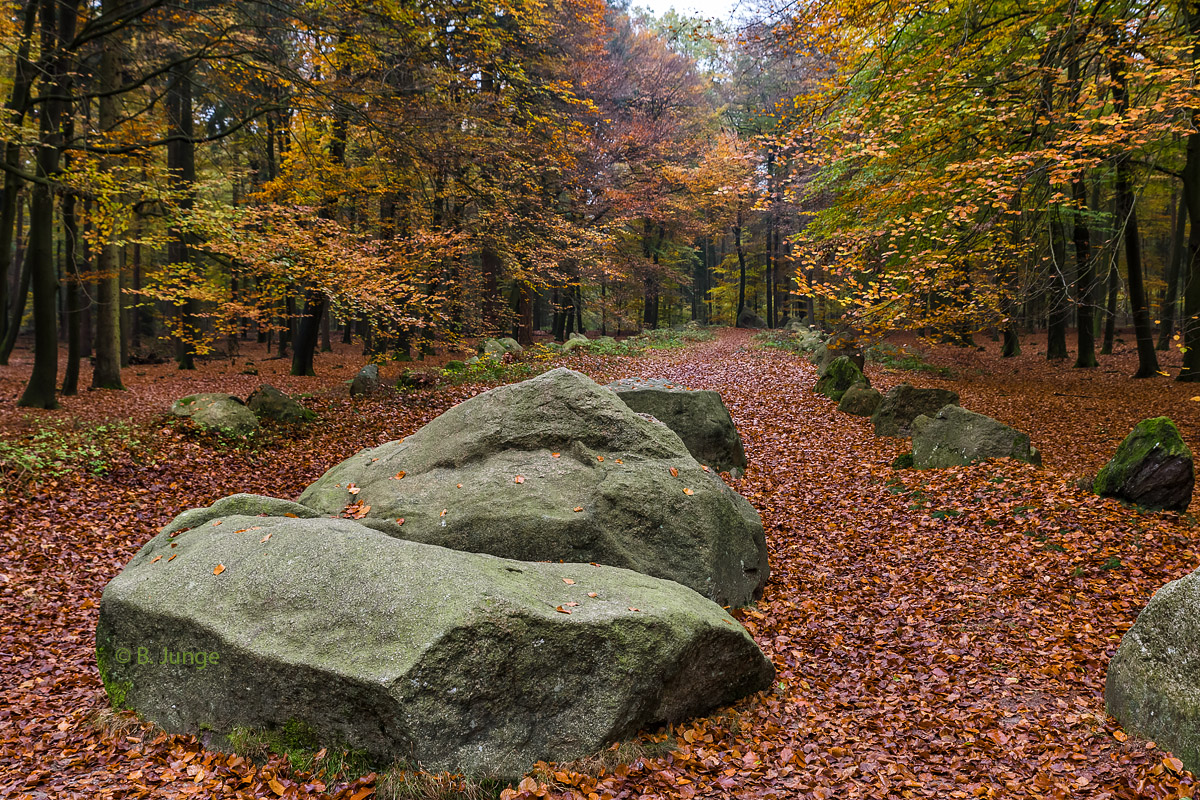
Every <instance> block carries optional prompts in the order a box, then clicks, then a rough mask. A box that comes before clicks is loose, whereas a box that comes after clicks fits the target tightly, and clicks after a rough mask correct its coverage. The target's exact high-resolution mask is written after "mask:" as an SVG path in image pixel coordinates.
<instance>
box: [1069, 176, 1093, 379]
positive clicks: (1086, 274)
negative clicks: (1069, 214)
mask: <svg viewBox="0 0 1200 800" xmlns="http://www.w3.org/2000/svg"><path fill="white" fill-rule="evenodd" d="M1071 199H1072V200H1074V201H1075V220H1074V222H1075V224H1074V226H1073V228H1072V234H1073V238H1074V240H1075V303H1076V308H1077V309H1078V314H1077V320H1076V321H1077V325H1078V328H1077V330H1076V341H1077V343H1078V351H1079V352H1078V353H1077V354H1076V356H1075V366H1076V368H1079V369H1091V368H1094V367H1095V366H1096V330H1095V315H1094V314H1093V310H1094V309H1095V305H1094V302H1093V298H1094V296H1095V286H1094V284H1095V283H1096V266H1095V264H1094V263H1093V262H1092V233H1091V230H1090V229H1089V228H1088V225H1087V221H1086V219H1085V217H1084V216H1083V212H1084V211H1086V209H1087V186H1086V185H1085V184H1084V179H1083V174H1082V173H1080V174H1079V175H1078V176H1077V178H1076V179H1075V180H1074V181H1072V183H1071Z"/></svg>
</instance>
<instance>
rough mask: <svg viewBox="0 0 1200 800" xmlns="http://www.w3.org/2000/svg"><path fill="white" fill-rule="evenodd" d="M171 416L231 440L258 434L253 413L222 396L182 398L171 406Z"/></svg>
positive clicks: (194, 395)
mask: <svg viewBox="0 0 1200 800" xmlns="http://www.w3.org/2000/svg"><path fill="white" fill-rule="evenodd" d="M171 415H172V416H174V417H178V418H180V419H187V420H191V422H192V424H194V425H197V426H199V427H201V428H208V429H210V430H215V431H219V432H221V433H224V434H227V435H230V436H246V435H249V434H251V433H254V432H255V431H256V430H258V417H256V416H254V412H253V411H251V410H250V409H248V408H246V404H245V403H243V402H242V401H241V400H240V399H238V398H236V397H234V396H233V395H231V394H223V393H221V392H202V393H200V394H192V395H188V396H187V397H181V398H180V399H178V400H176V401H175V402H174V403H173V404H172V405H171Z"/></svg>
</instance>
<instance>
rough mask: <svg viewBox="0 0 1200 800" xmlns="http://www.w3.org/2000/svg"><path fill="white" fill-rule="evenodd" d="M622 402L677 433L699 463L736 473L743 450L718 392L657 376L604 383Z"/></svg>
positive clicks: (738, 473)
mask: <svg viewBox="0 0 1200 800" xmlns="http://www.w3.org/2000/svg"><path fill="white" fill-rule="evenodd" d="M607 388H609V389H612V390H613V391H614V392H616V393H617V397H619V398H621V400H622V402H624V403H625V405H627V406H629V407H630V408H632V409H633V410H634V411H636V412H638V413H639V414H649V415H650V416H652V417H654V418H655V419H657V420H658V421H659V422H661V423H663V424H664V425H666V426H667V427H668V428H670V429H671V430H673V431H675V433H677V434H678V435H679V438H680V439H682V440H683V443H684V445H686V446H687V449H688V452H689V453H691V454H692V456H693V457H695V459H696V460H697V461H699V462H700V463H701V464H707V465H708V466H710V467H712V468H713V469H716V470H719V471H721V472H729V473H730V474H732V475H733V477H735V478H737V477H740V476H741V474H742V472H743V471H744V470H745V469H746V451H745V449H744V448H743V447H742V437H741V436H740V435H739V434H738V431H737V428H736V427H735V426H734V424H733V418H732V417H731V416H729V409H727V408H726V407H725V403H724V402H722V400H721V395H719V394H717V393H716V392H714V391H711V390H700V389H689V388H687V387H685V386H680V385H679V384H676V383H672V382H670V381H665V380H660V379H657V378H652V379H649V380H647V379H644V378H623V379H621V380H618V381H613V382H612V383H610V384H608V387H607Z"/></svg>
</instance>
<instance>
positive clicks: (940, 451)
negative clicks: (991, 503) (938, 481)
mask: <svg viewBox="0 0 1200 800" xmlns="http://www.w3.org/2000/svg"><path fill="white" fill-rule="evenodd" d="M912 447H913V449H912V454H913V466H914V467H916V468H917V469H944V468H946V467H961V466H966V465H967V464H977V463H979V462H981V461H987V460H988V459H989V458H1014V459H1016V460H1017V461H1024V462H1026V463H1027V464H1035V465H1038V466H1040V465H1041V463H1042V455H1041V453H1039V452H1038V450H1037V448H1036V447H1033V446H1032V445H1031V444H1030V443H1029V436H1028V435H1026V434H1024V433H1021V431H1019V430H1017V429H1015V428H1010V427H1009V426H1008V425H1005V424H1004V423H1003V422H1000V421H999V420H995V419H992V418H991V417H988V416H985V415H983V414H977V413H975V412H974V411H968V410H967V409H965V408H962V407H961V406H950V405H948V406H943V407H942V408H941V409H940V410H939V411H938V412H937V414H935V415H934V416H932V417H928V416H925V415H921V416H919V417H917V418H916V419H915V420H913V423H912Z"/></svg>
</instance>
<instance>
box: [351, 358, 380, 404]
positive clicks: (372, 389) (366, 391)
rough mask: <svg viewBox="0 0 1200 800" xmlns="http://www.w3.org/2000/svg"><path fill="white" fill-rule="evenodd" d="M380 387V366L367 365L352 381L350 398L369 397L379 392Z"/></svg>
mask: <svg viewBox="0 0 1200 800" xmlns="http://www.w3.org/2000/svg"><path fill="white" fill-rule="evenodd" d="M380 385H381V384H380V383H379V366H378V365H377V364H367V365H366V366H364V367H363V368H362V369H360V370H359V371H358V374H357V375H355V376H354V379H353V380H351V381H350V396H351V397H354V398H359V397H369V396H370V395H373V394H375V393H376V392H378V391H379V387H380Z"/></svg>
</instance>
